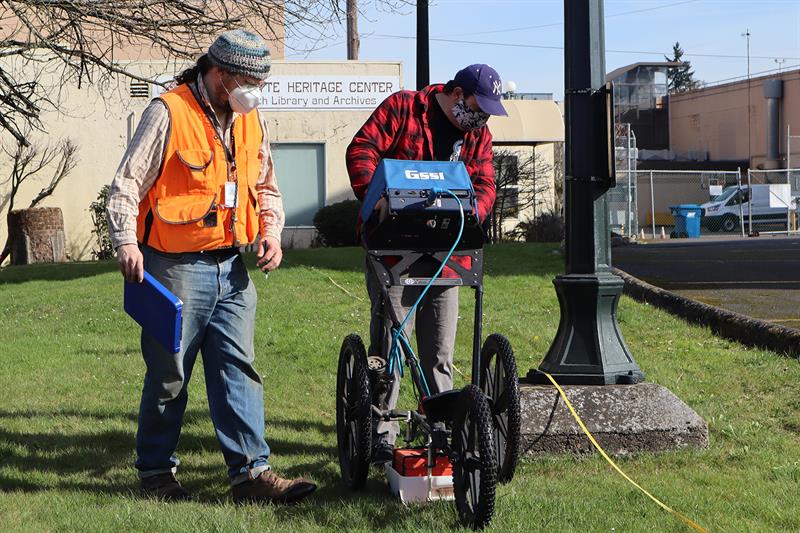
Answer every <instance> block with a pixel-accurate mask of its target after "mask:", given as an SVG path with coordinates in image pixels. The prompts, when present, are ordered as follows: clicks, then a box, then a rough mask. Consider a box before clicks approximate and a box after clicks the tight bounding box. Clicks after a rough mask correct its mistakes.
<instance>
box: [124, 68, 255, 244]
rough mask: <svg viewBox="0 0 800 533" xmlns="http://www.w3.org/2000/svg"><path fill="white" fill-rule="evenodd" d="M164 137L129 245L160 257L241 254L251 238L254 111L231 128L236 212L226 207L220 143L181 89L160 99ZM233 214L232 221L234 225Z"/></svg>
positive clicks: (187, 92)
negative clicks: (222, 251) (231, 250)
mask: <svg viewBox="0 0 800 533" xmlns="http://www.w3.org/2000/svg"><path fill="white" fill-rule="evenodd" d="M160 98H161V100H162V101H163V102H164V103H165V104H166V106H167V109H168V110H169V118H170V133H169V140H168V141H167V148H166V150H165V152H164V160H163V161H162V163H161V172H160V174H159V175H158V178H157V179H156V181H155V183H154V184H153V186H152V187H151V188H150V190H149V191H148V193H147V195H146V196H145V197H144V198H143V199H142V201H141V202H140V203H139V216H138V217H137V220H136V237H137V239H138V241H139V242H140V243H143V244H146V245H148V246H151V247H153V248H155V249H157V250H161V251H162V252H170V253H181V252H199V251H201V250H214V249H217V248H228V247H233V246H244V245H246V244H250V243H252V242H254V241H255V239H256V236H257V235H258V229H259V228H258V201H257V198H258V196H257V194H256V189H255V185H256V180H257V179H258V175H259V173H260V171H261V157H262V155H261V153H260V151H261V143H262V141H263V138H264V132H263V131H262V128H261V121H260V119H259V114H258V110H257V109H255V110H253V111H251V112H249V113H247V114H246V115H243V116H239V117H238V118H237V119H236V120H235V121H234V124H233V132H232V139H233V146H234V149H235V152H236V153H235V155H234V159H235V162H236V172H235V174H234V175H233V177H232V178H231V179H234V180H235V181H236V183H237V186H236V191H237V192H236V194H237V198H238V202H237V203H238V207H236V208H232V207H231V208H227V207H225V205H224V204H225V201H224V199H225V196H224V194H225V183H226V182H228V181H230V180H229V172H228V169H229V167H228V162H227V159H226V155H225V149H224V148H223V146H222V141H221V140H220V138H219V135H218V134H217V130H216V128H214V126H213V124H212V123H211V120H210V119H209V118H208V117H207V116H206V114H205V112H204V111H203V107H202V106H201V105H200V103H199V102H198V101H197V99H196V98H195V97H194V95H193V94H192V90H191V88H190V87H189V86H188V84H181V85H179V86H178V87H176V88H175V89H173V90H171V91H169V92H167V93H165V94H163V95H161V96H160ZM234 213H235V217H234Z"/></svg>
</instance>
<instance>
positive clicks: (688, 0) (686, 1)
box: [441, 0, 699, 37]
mask: <svg viewBox="0 0 800 533" xmlns="http://www.w3.org/2000/svg"><path fill="white" fill-rule="evenodd" d="M698 1H699V0H683V1H681V2H672V3H670V4H664V5H661V6H655V7H647V8H644V9H635V10H633V11H623V12H622V13H613V14H611V15H606V16H605V18H607V19H608V18H612V17H623V16H626V15H633V14H636V13H644V12H645V11H655V10H657V9H666V8H669V7H675V6H679V5H682V4H691V3H694V2H698ZM563 25H564V22H563V21H561V22H551V23H549V24H537V25H535V26H517V27H513V28H501V29H498V30H487V31H473V32H468V33H446V34H444V35H441V37H458V36H460V35H488V34H490V33H508V32H512V31H523V30H536V29H540V28H551V27H554V26H563Z"/></svg>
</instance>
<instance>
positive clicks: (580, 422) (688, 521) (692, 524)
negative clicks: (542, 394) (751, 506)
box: [540, 370, 708, 533]
mask: <svg viewBox="0 0 800 533" xmlns="http://www.w3.org/2000/svg"><path fill="white" fill-rule="evenodd" d="M540 372H541V370H540ZM542 374H544V375H545V376H547V379H549V380H550V382H551V383H552V384H553V385H554V386H555V388H556V389H558V393H559V394H560V395H561V397H562V398H563V399H564V403H566V404H567V407H568V408H569V410H570V412H571V413H572V416H573V417H575V420H577V421H578V425H579V426H580V427H581V429H582V430H583V432H584V433H586V436H587V437H589V441H590V442H591V443H592V446H594V447H595V448H597V451H598V452H600V455H602V456H603V459H605V460H606V461H608V464H610V465H611V466H612V467H614V470H616V471H617V472H619V475H621V476H622V477H624V478H625V479H626V480H627V481H628V482H629V483H630V484H631V485H633V486H634V487H636V488H637V489H639V490H640V491H642V492H644V493H645V494H646V495H647V497H648V498H650V499H651V500H653V501H654V502H656V503H657V504H658V506H659V507H661V508H662V509H664V510H665V511H668V512H670V513H672V514H673V515H675V516H677V517H678V518H680V519H681V520H683V521H684V522H686V524H688V525H689V526H690V527H691V528H692V529H694V530H696V531H702V532H703V533H708V530H706V528H704V527H703V526H701V525H700V524H698V523H697V522H695V521H694V520H692V519H691V518H689V517H688V516H685V515H683V514H681V513H679V512H678V511H676V510H674V509H673V508H671V507H670V506H669V505H667V504H665V503H664V502H662V501H661V500H659V499H658V498H656V497H655V496H653V495H652V494H650V493H649V492H647V491H646V490H645V489H643V488H642V487H641V485H639V484H638V483H636V482H635V481H634V480H632V479H631V478H630V476H628V474H626V473H625V472H623V471H622V469H621V468H620V467H618V466H617V463H615V462H614V461H613V460H612V459H611V457H609V456H608V454H607V453H606V452H605V450H603V448H601V447H600V444H599V443H598V442H597V441H596V440H595V439H594V437H593V436H592V434H591V433H589V430H588V429H586V426H585V425H584V423H583V420H581V417H579V416H578V413H577V412H575V408H574V407H572V404H571V403H570V401H569V399H568V398H567V395H566V394H564V390H563V389H562V388H561V386H560V385H559V384H558V383H556V380H555V379H553V376H551V375H550V374H548V373H547V372H542Z"/></svg>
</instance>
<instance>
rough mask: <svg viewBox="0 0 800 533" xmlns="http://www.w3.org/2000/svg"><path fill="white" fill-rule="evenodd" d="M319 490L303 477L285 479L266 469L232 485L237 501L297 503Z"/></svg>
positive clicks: (234, 498) (234, 497)
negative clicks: (253, 476)
mask: <svg viewBox="0 0 800 533" xmlns="http://www.w3.org/2000/svg"><path fill="white" fill-rule="evenodd" d="M315 490H317V486H316V485H315V484H314V483H312V482H310V481H308V480H306V479H303V478H297V479H283V478H279V477H278V476H276V475H275V474H274V473H273V472H272V471H271V470H264V471H263V472H261V473H260V474H258V476H256V477H255V478H253V479H248V480H247V481H245V482H244V483H239V484H238V485H234V486H233V487H231V492H232V493H233V500H234V501H235V502H237V503H245V502H257V503H296V502H299V501H300V500H302V499H303V498H305V497H306V496H308V495H309V494H311V493H312V492H314V491H315Z"/></svg>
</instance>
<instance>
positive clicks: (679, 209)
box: [669, 204, 703, 239]
mask: <svg viewBox="0 0 800 533" xmlns="http://www.w3.org/2000/svg"><path fill="white" fill-rule="evenodd" d="M669 210H670V211H671V212H672V218H674V219H675V230H674V231H673V232H672V233H671V234H670V237H689V238H690V239H697V238H699V237H700V219H701V218H702V212H703V208H701V207H700V206H699V205H697V204H681V205H671V206H669Z"/></svg>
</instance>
